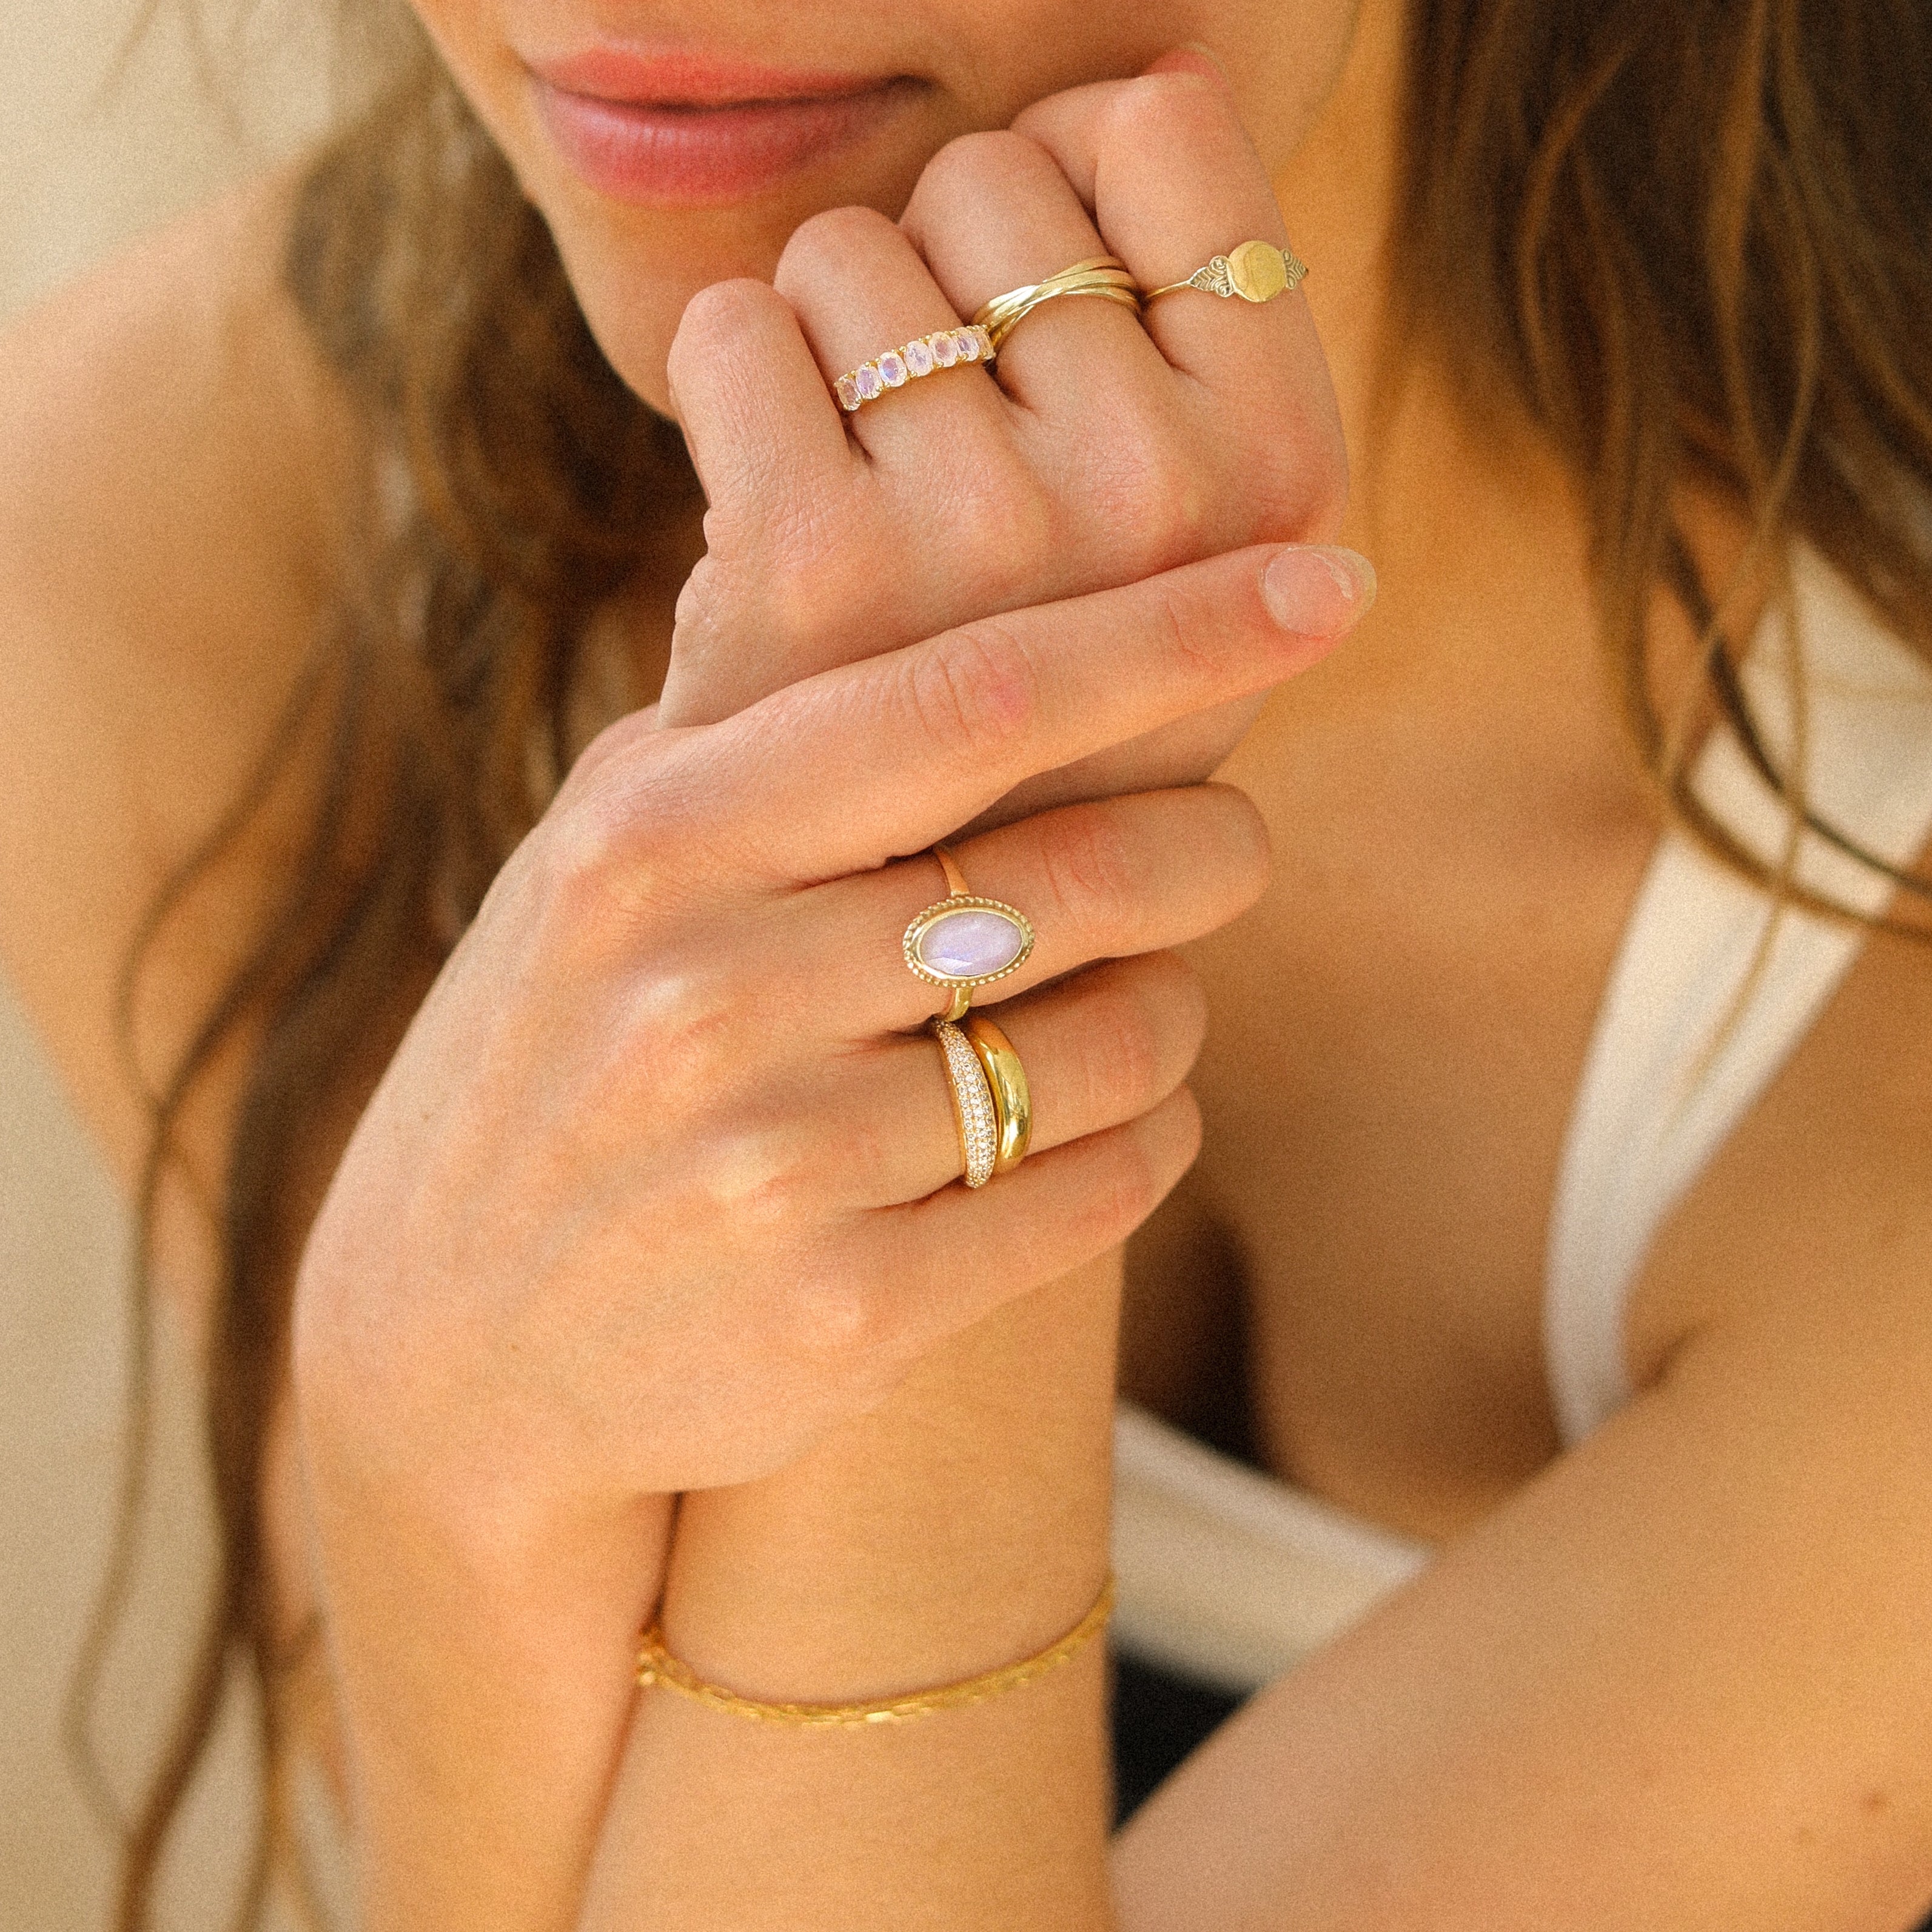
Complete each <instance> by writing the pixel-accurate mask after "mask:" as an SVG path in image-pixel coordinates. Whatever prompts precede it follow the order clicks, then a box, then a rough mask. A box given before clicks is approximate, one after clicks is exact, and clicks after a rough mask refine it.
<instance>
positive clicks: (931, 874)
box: [781, 785, 1269, 1042]
mask: <svg viewBox="0 0 1932 1932" xmlns="http://www.w3.org/2000/svg"><path fill="white" fill-rule="evenodd" d="M951 850H952V851H953V856H954V858H955V859H956V861H957V862H958V863H959V868H960V869H961V871H962V872H963V873H964V874H965V878H966V881H967V883H968V885H969V886H971V888H972V889H973V891H974V893H975V894H976V895H979V896H981V897H983V898H992V899H998V900H999V901H1001V902H1002V903H1004V904H1007V905H1010V906H1013V907H1016V908H1017V909H1018V910H1019V911H1021V912H1022V913H1025V915H1026V917H1027V919H1028V922H1029V923H1030V924H1031V926H1032V927H1033V929H1034V947H1033V951H1032V952H1031V953H1030V954H1029V955H1028V957H1027V959H1026V961H1025V964H1024V965H1022V966H1021V967H1020V968H1019V969H1018V971H1016V972H1014V973H1012V974H1009V975H1008V976H1007V977H1004V978H1003V979H1000V980H994V981H993V982H992V983H990V984H989V985H987V986H982V987H980V988H979V989H977V991H976V992H974V996H973V1003H974V1005H975V1006H976V1007H982V1008H984V1007H991V1006H993V1005H995V1004H1000V1003H1007V1002H1010V1001H1013V999H1014V998H1016V996H1017V995H1019V994H1022V993H1024V992H1026V991H1027V990H1028V989H1029V988H1031V987H1034V986H1043V985H1045V984H1046V983H1047V982H1048V981H1049V980H1055V979H1058V977H1060V976H1061V974H1065V973H1070V972H1072V971H1073V970H1074V969H1075V968H1076V967H1080V966H1085V965H1088V963H1089V962H1091V961H1094V960H1096V959H1127V958H1130V957H1132V956H1134V955H1136V954H1139V953H1157V952H1162V951H1165V950H1166V949H1168V948H1169V947H1175V946H1184V945H1186V944H1187V942H1188V941H1190V940H1193V939H1199V938H1201V937H1202V935H1203V934H1205V933H1209V932H1214V931H1215V930H1216V929H1217V928H1219V927H1220V926H1225V925H1226V923H1227V922H1229V920H1230V919H1235V918H1237V917H1238V916H1239V915H1240V914H1241V913H1244V912H1245V911H1246V910H1247V909H1248V907H1250V906H1251V905H1252V904H1254V902H1255V901H1256V899H1258V898H1260V896H1261V895H1262V892H1264V891H1265V889H1267V885H1268V862H1269V853H1268V829H1267V827H1266V826H1265V824H1264V823H1262V817H1261V814H1260V813H1259V812H1258V811H1256V809H1255V808H1254V805H1253V802H1252V801H1250V799H1249V798H1248V797H1247V794H1246V793H1243V792H1240V791H1237V790H1235V787H1233V786H1232V785H1201V786H1193V787H1188V788H1187V789H1186V790H1177V791H1158V792H1143V793H1138V794H1136V795H1134V796H1129V797H1126V798H1114V799H1100V800H1097V801H1095V802H1091V803H1087V804H1082V805H1067V806H1064V807H1062V808H1061V809H1060V810H1058V811H1050V812H1044V813H1043V814H1040V816H1039V817H1037V818H1032V819H1028V820H1024V821H1022V823H1018V824H1014V825H1006V826H1001V828H1000V829H998V831H995V832H986V833H984V834H983V835H981V836H980V837H978V838H971V839H968V840H965V841H963V842H962V843H960V844H956V845H954V846H953V847H951ZM945 896H946V884H945V875H944V874H943V873H942V872H941V870H940V868H939V866H938V862H937V861H935V859H933V858H932V856H930V855H929V854H926V853H922V854H920V855H919V856H918V857H916V858H913V859H903V860H901V861H900V862H898V864H896V865H888V866H886V867H885V868H883V869H882V870H880V871H874V872H866V873H861V874H858V875H856V876H855V877H850V878H844V879H835V880H832V881H831V882H830V883H828V884H826V885H823V886H816V887H814V888H813V889H811V891H809V892H805V893H802V894H799V895H797V896H796V897H795V898H793V899H792V900H791V901H790V904H789V905H788V906H787V911H786V916H785V919H784V926H783V932H784V937H783V939H782V941H781V950H782V951H783V953H784V956H785V958H786V959H787V961H788V962H796V968H797V970H796V971H795V972H787V974H785V975H784V977H785V978H786V979H787V980H789V981H790V982H791V983H793V984H794V985H799V986H814V987H817V988H820V989H824V990H823V992H822V993H821V995H820V998H818V999H817V1001H816V1002H815V1005H816V1008H817V1013H818V1016H819V1018H820V1022H821V1024H822V1025H824V1026H826V1027H827V1028H829V1029H830V1030H831V1031H832V1034H833V1037H835V1038H837V1039H839V1040H847V1041H851V1042H857V1041H861V1040H870V1039H874V1038H876V1037H877V1036H878V1035H879V1034H883V1033H893V1032H900V1031H904V1030H905V1029H906V1028H911V1027H916V1026H917V1025H919V1024H920V1023H921V1022H922V1021H923V1020H925V1019H926V1018H927V1017H928V1016H929V1015H931V1014H932V1013H935V1012H936V1011H937V1010H939V1009H940V1008H941V1007H944V1006H945V1005H946V1004H947V1000H948V998H949V995H948V994H947V992H946V990H945V989H944V988H941V987H938V986H934V985H933V984H932V983H931V982H929V981H928V980H922V979H920V978H919V977H918V976H917V975H916V974H913V972H911V971H910V970H909V969H908V968H907V965H906V963H905V959H904V954H903V953H902V951H901V944H900V941H901V935H903V933H904V931H905V929H906V928H907V926H908V925H909V924H910V922H911V921H912V919H913V918H914V917H915V916H916V915H917V914H918V913H921V912H923V911H924V910H926V908H927V907H929V906H931V905H932V904H935V903H936V902H937V901H940V900H942V899H944V898H945ZM834 989H835V990H834ZM1002 1024H1004V1021H1002Z"/></svg>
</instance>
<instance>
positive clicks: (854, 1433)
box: [663, 1261, 1118, 1702]
mask: <svg viewBox="0 0 1932 1932" xmlns="http://www.w3.org/2000/svg"><path fill="white" fill-rule="evenodd" d="M1117 1327H1118V1265H1117V1264H1115V1263H1114V1262H1111V1261H1109V1262H1103V1263H1102V1264H1099V1265H1097V1267H1096V1268H1094V1269H1093V1270H1090V1271H1085V1272H1084V1273H1083V1274H1082V1275H1080V1276H1078V1277H1073V1278H1071V1279H1070V1280H1068V1281H1066V1282H1063V1283H1056V1284H1055V1285H1054V1286H1052V1287H1051V1288H1049V1289H1043V1290H1041V1291H1040V1292H1038V1293H1037V1294H1036V1295H1031V1296H1029V1297H1027V1298H1025V1299H1024V1300H1022V1301H1020V1302H1018V1303H1016V1304H1013V1305H1012V1306H1011V1307H1009V1308H1007V1309H1006V1310H1002V1311H1001V1313H999V1314H998V1315H997V1316H993V1317H989V1319H987V1320H986V1321H985V1322H982V1323H980V1325H977V1327H976V1328H974V1329H973V1330H971V1331H968V1333H967V1334H965V1335H963V1336H962V1337H959V1338H957V1339H956V1341H955V1342H954V1343H952V1344H950V1345H949V1346H947V1348H946V1349H942V1350H941V1351H938V1352H936V1353H935V1355H933V1356H932V1357H931V1358H929V1359H928V1360H927V1361H926V1362H925V1363H922V1364H921V1365H920V1367H919V1370H917V1371H916V1372H915V1373H914V1374H913V1376H910V1377H908V1378H907V1381H906V1382H904V1384H902V1385H901V1386H900V1388H898V1390H897V1391H895V1392H894V1394H893V1395H892V1397H891V1398H890V1399H889V1400H888V1401H887V1402H886V1403H885V1404H884V1405H883V1406H882V1407H881V1408H880V1409H878V1410H877V1411H875V1412H873V1413H872V1414H871V1415H868V1416H866V1417H864V1418H861V1419H860V1420H859V1421H856V1422H853V1423H851V1424H847V1425H846V1426H845V1427H843V1428H841V1430H838V1431H837V1432H836V1433H835V1434H834V1435H833V1436H831V1437H829V1438H828V1439H826V1441H825V1442H823V1443H821V1444H820V1445H819V1446H818V1447H817V1448H816V1449H814V1451H812V1452H811V1454H810V1455H808V1456H807V1457H805V1458H803V1459H802V1460H801V1461H799V1463H796V1464H794V1465H793V1466H791V1467H790V1469H786V1470H784V1471H783V1472H780V1473H779V1474H778V1475H775V1476H773V1477H771V1478H767V1479H766V1480H765V1481H762V1482H760V1483H757V1484H746V1485H743V1486H742V1487H739V1488H736V1489H733V1490H717V1491H710V1492H706V1493H703V1494H701V1495H696V1496H688V1497H686V1498H685V1500H684V1503H683V1505H682V1511H681V1513H680V1514H679V1521H678V1527H677V1533H676V1543H675V1545H674V1547H673V1553H672V1557H671V1562H670V1569H669V1571H668V1574H667V1583H666V1590H665V1598H664V1611H663V1621H664V1635H665V1639H666V1641H667V1644H668V1646H669V1647H670V1649H671V1650H672V1651H673V1654H674V1655H676V1656H677V1657H678V1658H680V1659H681V1660H682V1661H683V1662H684V1663H685V1664H688V1666H690V1667H691V1668H692V1669H693V1670H695V1671H697V1673H698V1674H700V1676H706V1677H707V1678H709V1679H711V1680H712V1681H714V1682H719V1683H721V1684H725V1685H730V1686H731V1687H733V1688H736V1689H738V1690H740V1691H744V1692H745V1694H748V1695H752V1696H756V1697H762V1698H770V1699H773V1700H780V1701H796V1702H847V1701H853V1700H862V1699H867V1698H871V1697H883V1696H889V1695H892V1694H896V1693H898V1692H899V1691H907V1690H915V1689H918V1688H922V1687H923V1686H926V1685H933V1684H938V1683H941V1682H948V1681H951V1680H953V1679H958V1678H961V1677H965V1676H971V1675H973V1674H975V1673H979V1672H982V1671H985V1670H992V1669H995V1668H998V1667H1001V1666H1002V1665H1004V1664H1010V1663H1012V1662H1013V1661H1016V1660H1018V1659H1019V1658H1024V1657H1028V1656H1030V1655H1033V1654H1034V1653H1035V1652H1038V1651H1040V1650H1042V1649H1045V1648H1046V1647H1047V1646H1050V1645H1052V1643H1055V1642H1056V1641H1057V1640H1059V1639H1060V1638H1061V1637H1063V1636H1064V1634H1066V1633H1067V1631H1069V1630H1070V1629H1071V1628H1073V1626H1074V1625H1076V1623H1077V1622H1079V1619H1081V1618H1082V1616H1085V1614H1086V1613H1087V1612H1088V1610H1090V1609H1091V1607H1092V1606H1093V1604H1094V1601H1095V1599H1096V1598H1097V1596H1098V1595H1099V1594H1100V1589H1101V1587H1102V1586H1103V1583H1104V1581H1105V1580H1106V1568H1107V1544H1108V1523H1109V1502H1110V1491H1111V1462H1110V1451H1111V1445H1112V1403H1113V1388H1114V1346H1115V1334H1116V1330H1117Z"/></svg>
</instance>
